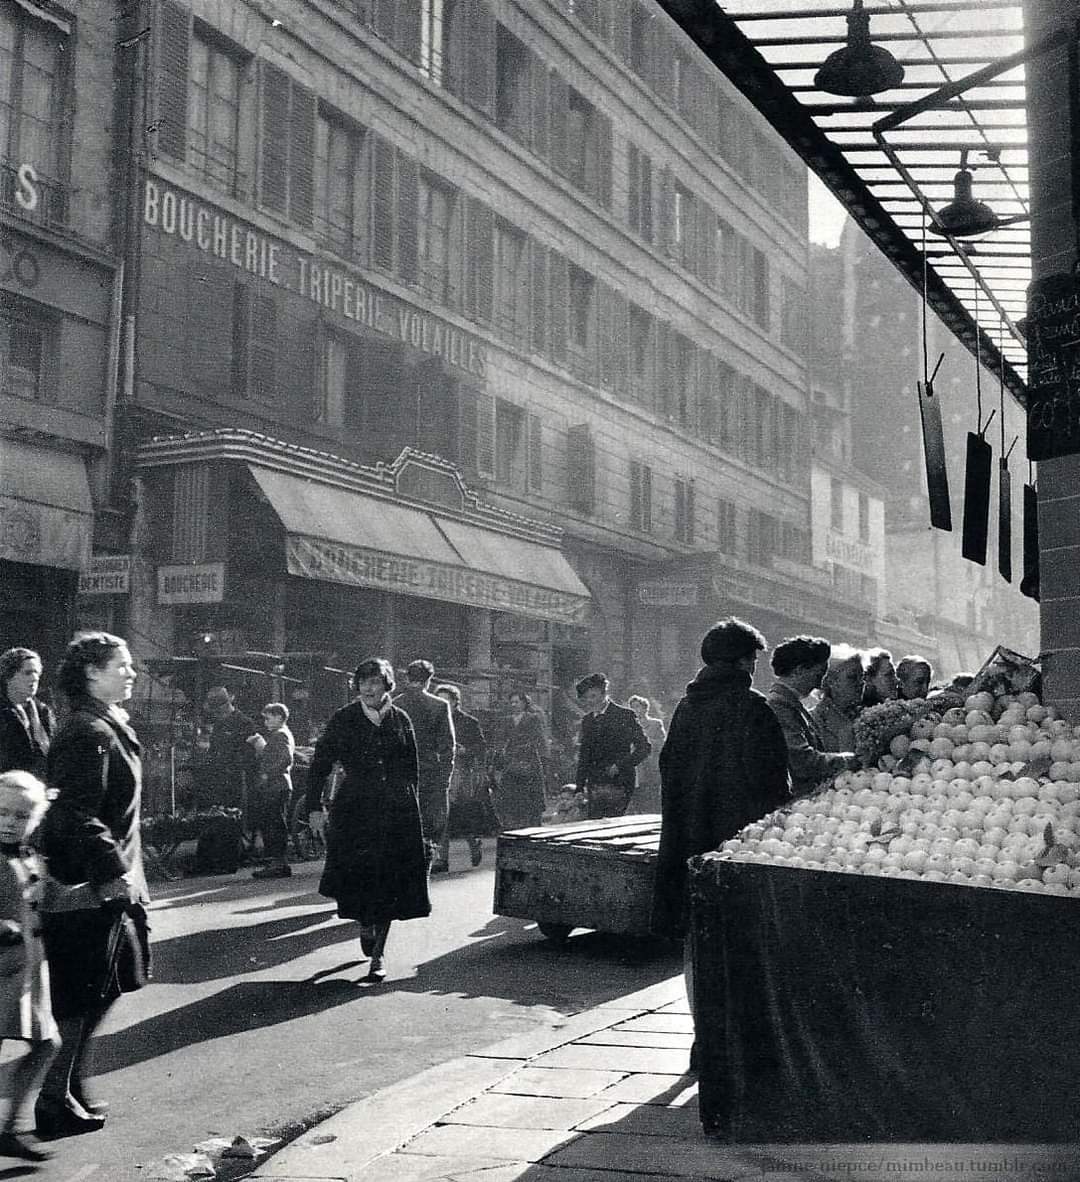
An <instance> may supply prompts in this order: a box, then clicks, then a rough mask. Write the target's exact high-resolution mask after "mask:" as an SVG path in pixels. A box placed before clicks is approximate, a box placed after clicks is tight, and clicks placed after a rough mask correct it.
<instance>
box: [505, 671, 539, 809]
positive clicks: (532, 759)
mask: <svg viewBox="0 0 1080 1182" xmlns="http://www.w3.org/2000/svg"><path fill="white" fill-rule="evenodd" d="M546 754H547V736H546V735H545V734H544V723H543V720H542V719H541V717H540V713H539V711H538V710H536V709H535V707H534V706H533V704H532V701H531V700H530V698H529V695H528V694H525V693H521V692H520V691H519V692H516V693H512V694H511V695H510V723H509V725H508V726H507V728H506V731H505V733H504V736H503V745H502V747H501V748H500V749H499V751H498V753H497V755H496V757H495V770H496V772H497V773H498V792H497V793H496V795H495V811H496V812H497V813H498V814H499V824H500V825H501V826H502V827H503V829H531V828H535V827H536V826H538V825H539V824H540V822H541V820H542V818H543V813H544V764H545V756H546Z"/></svg>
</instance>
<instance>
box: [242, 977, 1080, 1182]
mask: <svg viewBox="0 0 1080 1182" xmlns="http://www.w3.org/2000/svg"><path fill="white" fill-rule="evenodd" d="M692 1031H693V1026H692V1023H691V1019H690V1011H689V1008H688V1006H687V1003H686V995H685V992H684V989H683V979H682V977H681V976H679V977H673V978H671V979H670V980H667V981H662V982H660V983H658V984H656V985H653V986H650V987H649V988H647V989H643V990H640V991H638V992H636V993H632V994H630V995H629V996H627V997H623V998H619V999H616V1000H614V1001H609V1002H606V1003H605V1004H604V1005H601V1006H598V1007H596V1008H594V1009H591V1010H584V1011H582V1012H581V1013H578V1014H574V1015H573V1016H571V1017H569V1018H567V1019H566V1021H565V1022H564V1023H562V1024H561V1025H560V1026H558V1027H557V1028H555V1029H550V1028H545V1029H544V1030H541V1031H534V1032H531V1033H529V1034H526V1035H520V1036H517V1037H515V1038H511V1039H507V1040H506V1041H504V1042H500V1043H496V1044H495V1045H493V1046H490V1047H486V1048H484V1049H483V1050H478V1051H477V1052H476V1053H474V1054H471V1055H467V1056H465V1057H463V1058H461V1059H457V1060H455V1061H452V1062H449V1063H444V1064H442V1065H440V1066H438V1067H434V1068H431V1069H430V1070H427V1071H424V1072H421V1073H420V1074H418V1075H416V1076H413V1077H412V1078H410V1079H407V1080H405V1081H403V1082H402V1083H399V1084H396V1085H394V1086H392V1087H389V1088H386V1089H384V1090H382V1091H380V1092H376V1093H374V1094H373V1095H371V1096H368V1097H366V1098H365V1099H363V1100H360V1101H358V1102H357V1103H355V1104H352V1105H350V1106H349V1107H347V1108H345V1109H343V1110H342V1111H341V1112H339V1113H337V1115H336V1116H333V1117H331V1118H330V1119H329V1120H327V1121H324V1122H323V1123H322V1124H320V1125H318V1126H317V1127H315V1128H313V1129H311V1130H310V1131H309V1132H307V1133H305V1134H304V1135H303V1136H302V1137H300V1138H298V1139H297V1140H296V1141H294V1142H292V1143H291V1144H290V1145H288V1146H286V1147H285V1148H284V1149H283V1150H281V1151H280V1152H279V1153H277V1154H275V1155H274V1156H273V1157H271V1158H270V1159H268V1160H267V1161H266V1162H264V1163H263V1165H262V1167H261V1168H260V1169H259V1170H257V1171H256V1172H255V1173H254V1174H253V1175H250V1178H251V1180H252V1182H256V1180H258V1182H354V1180H359V1179H364V1180H370V1182H626V1180H629V1179H651V1180H652V1182H657V1180H662V1179H667V1178H676V1179H680V1180H682V1182H736V1180H740V1182H741V1180H745V1182H751V1180H757V1182H822V1180H828V1182H839V1180H841V1179H842V1180H843V1182H852V1180H853V1179H859V1180H862V1182H889V1180H890V1179H891V1178H897V1179H901V1178H907V1179H910V1178H912V1177H918V1178H929V1177H937V1178H942V1177H946V1178H950V1179H954V1178H957V1177H963V1178H974V1179H978V1178H994V1179H1007V1180H1008V1182H1077V1180H1078V1179H1080V1164H1078V1161H1077V1157H1076V1147H1075V1146H1035V1145H1022V1146H1021V1145H901V1144H884V1145H882V1144H879V1145H756V1146H751V1145H738V1146H734V1145H726V1144H723V1143H721V1142H719V1141H716V1140H713V1139H710V1138H708V1137H706V1136H705V1135H704V1133H703V1132H702V1131H701V1124H700V1121H699V1119H698V1107H697V1084H696V1081H695V1078H694V1077H693V1076H689V1075H687V1074H686V1070H685V1069H686V1066H687V1060H688V1057H689V1050H690V1044H691V1042H692V1040H693V1034H692Z"/></svg>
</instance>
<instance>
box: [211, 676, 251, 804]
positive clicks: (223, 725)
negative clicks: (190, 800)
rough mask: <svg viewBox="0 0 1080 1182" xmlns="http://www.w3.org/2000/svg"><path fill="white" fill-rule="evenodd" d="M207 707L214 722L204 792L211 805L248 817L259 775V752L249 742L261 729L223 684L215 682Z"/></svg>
mask: <svg viewBox="0 0 1080 1182" xmlns="http://www.w3.org/2000/svg"><path fill="white" fill-rule="evenodd" d="M203 709H204V710H205V712H206V714H207V716H208V717H209V719H210V721H211V723H212V724H213V731H212V733H211V735H210V747H209V749H208V751H207V753H206V785H205V788H204V792H205V793H207V794H208V795H209V797H210V800H209V803H210V804H220V805H225V806H226V807H227V808H238V809H242V810H243V812H244V818H245V823H246V824H250V821H249V818H248V815H247V814H248V804H249V802H248V795H249V793H250V791H251V788H252V785H253V782H254V779H255V775H256V759H255V751H254V750H253V748H252V747H251V745H250V744H249V743H248V739H250V738H251V736H252V735H256V734H258V733H259V728H258V727H257V726H256V725H255V723H254V722H252V721H251V719H250V718H248V716H247V715H246V714H243V713H241V712H240V711H239V710H237V708H236V699H235V697H234V695H233V694H232V692H231V691H230V690H229V689H227V688H226V687H225V686H223V685H212V686H211V687H210V688H209V689H208V690H207V691H206V697H205V698H204V699H203Z"/></svg>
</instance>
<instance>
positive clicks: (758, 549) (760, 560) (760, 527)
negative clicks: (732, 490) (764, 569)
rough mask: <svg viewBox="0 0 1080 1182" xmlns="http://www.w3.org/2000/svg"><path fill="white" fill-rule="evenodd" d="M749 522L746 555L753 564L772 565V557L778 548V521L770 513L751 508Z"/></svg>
mask: <svg viewBox="0 0 1080 1182" xmlns="http://www.w3.org/2000/svg"><path fill="white" fill-rule="evenodd" d="M749 524H750V530H749V535H748V537H747V557H748V558H749V559H750V561H751V562H752V563H754V564H755V566H772V560H773V557H774V556H775V555H776V553H777V551H778V549H779V546H778V541H779V531H780V523H779V522H778V521H777V520H776V518H775V517H773V516H772V515H771V514H770V513H763V512H761V510H760V509H752V510H751V512H750V523H749Z"/></svg>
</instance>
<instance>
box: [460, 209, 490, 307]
mask: <svg viewBox="0 0 1080 1182" xmlns="http://www.w3.org/2000/svg"><path fill="white" fill-rule="evenodd" d="M467 223H468V224H467V230H466V239H467V242H468V245H467V248H466V254H465V267H466V273H465V311H466V312H468V313H469V314H470V315H471V316H472V317H473V318H474V319H476V320H481V321H490V320H491V318H492V287H493V282H492V281H493V274H494V268H495V215H494V214H493V213H492V211H491V210H490V209H489V208H488V207H487V206H486V205H485V204H484V203H483V202H482V201H480V200H478V199H477V198H475V197H470V198H469V212H468V218H467Z"/></svg>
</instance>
